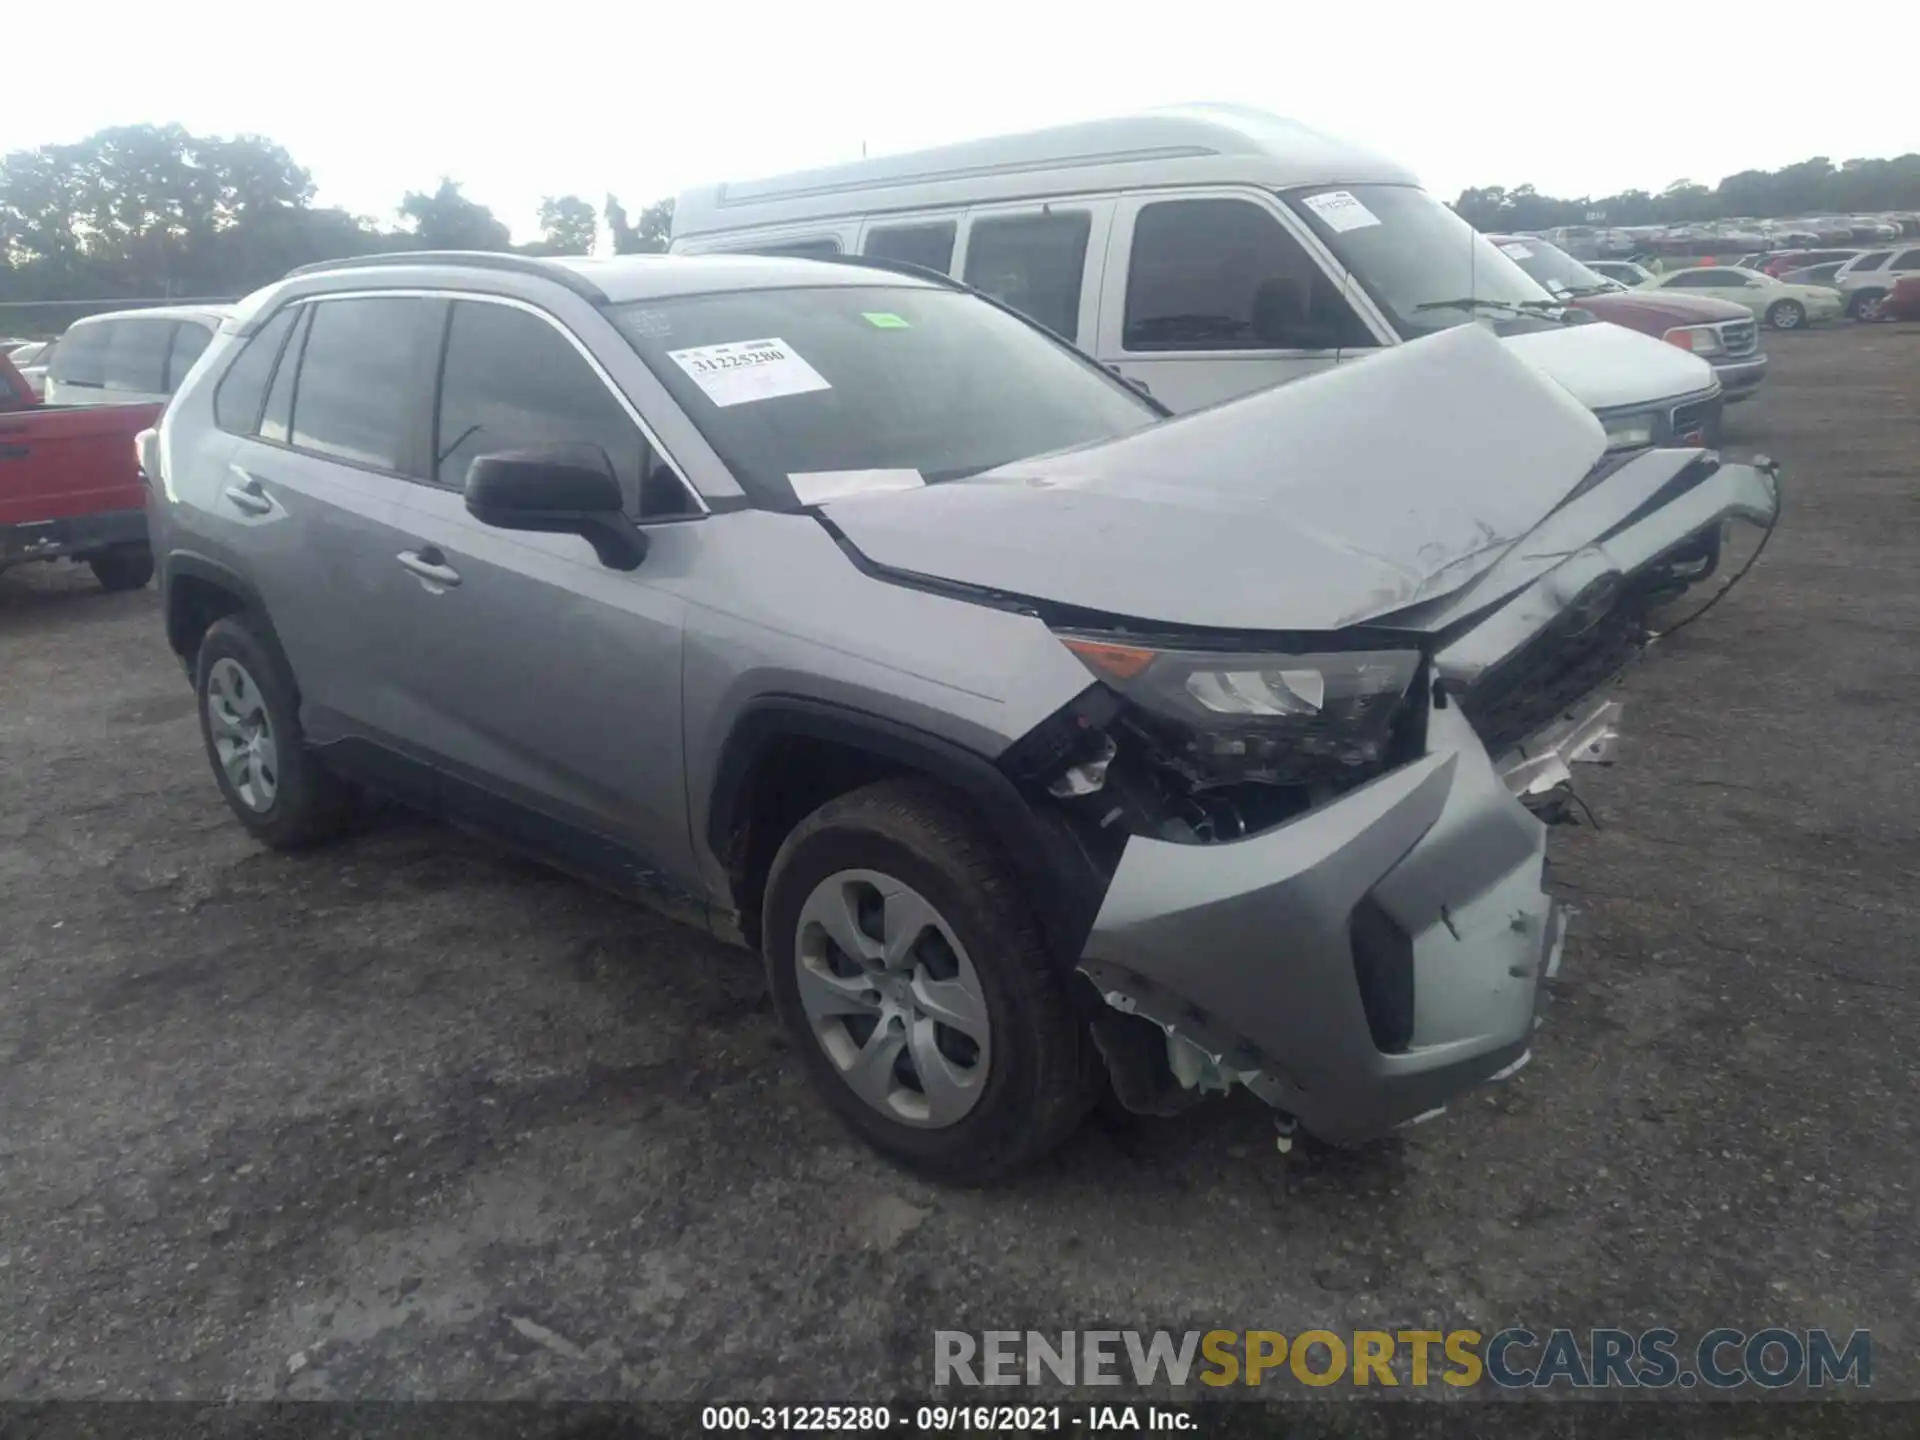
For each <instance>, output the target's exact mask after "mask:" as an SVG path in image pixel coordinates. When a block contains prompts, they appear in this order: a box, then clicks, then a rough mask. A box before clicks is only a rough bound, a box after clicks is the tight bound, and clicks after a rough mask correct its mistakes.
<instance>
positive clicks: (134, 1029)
mask: <svg viewBox="0 0 1920 1440" xmlns="http://www.w3.org/2000/svg"><path fill="white" fill-rule="evenodd" d="M1769 349H1770V350H1771V351H1772V352H1773V354H1774V357H1775V366H1776V369H1775V374H1774V378H1773V379H1772V380H1771V382H1770V384H1769V388H1768V390H1767V391H1766V393H1765V394H1764V395H1763V396H1762V397H1761V398H1760V399H1759V400H1758V401H1756V402H1754V403H1753V404H1752V405H1749V406H1745V407H1742V408H1740V409H1739V410H1736V411H1735V412H1733V415H1732V418H1731V421H1730V426H1729V448H1730V449H1733V450H1735V451H1747V450H1762V451H1766V452H1769V453H1771V454H1773V455H1775V456H1776V457H1777V458H1779V459H1780V460H1781V461H1782V462H1783V463H1784V465H1785V466H1786V481H1787V487H1788V502H1787V511H1786V518H1785V521H1784V523H1783V525H1782V527H1781V529H1780V532H1779V534H1778V535H1777V536H1776V538H1775V540H1774V543H1773V545H1772V546H1771V548H1770V549H1769V550H1768V552H1767V554H1766V555H1765V557H1764V558H1763V560H1762V562H1761V564H1760V566H1759V567H1758V568H1757V569H1756V571H1755V572H1754V573H1753V575H1752V576H1751V577H1750V579H1749V580H1748V581H1747V583H1746V584H1745V585H1744V586H1742V587H1741V588H1740V589H1739V590H1738V591H1736V592H1735V593H1734V594H1733V595H1732V596H1730V597H1729V598H1728V599H1727V601H1726V602H1725V603H1724V604H1722V605H1720V606H1719V607H1717V608H1716V609H1715V611H1714V612H1713V613H1712V614H1711V615H1709V616H1707V617H1706V618H1704V619H1703V620H1701V621H1700V622H1699V623H1698V624H1696V625H1693V626H1691V627H1690V628H1688V629H1686V630H1685V631H1684V633H1682V634H1680V635H1677V636H1675V637H1674V638H1673V639H1672V640H1671V641H1670V642H1668V643H1665V644H1663V645H1661V646H1659V647H1657V648H1656V650H1655V652H1654V653H1653V655H1652V656H1651V657H1650V658H1649V660H1648V661H1647V662H1646V663H1645V664H1644V665H1642V666H1641V667H1640V668H1639V669H1638V670H1637V671H1636V672H1635V674H1634V675H1633V677H1632V679H1631V681H1630V684H1629V694H1630V696H1631V699H1632V702H1633V703H1632V706H1631V708H1630V711H1629V717H1630V719H1631V720H1633V721H1634V722H1635V725H1634V728H1635V730H1636V732H1637V734H1638V736H1639V737H1640V741H1641V743H1640V745H1639V747H1638V750H1637V751H1636V752H1635V753H1633V754H1631V755H1630V757H1629V762H1628V763H1627V764H1625V765H1623V766H1621V767H1617V768H1615V769H1613V770H1611V771H1608V772H1601V773H1596V774H1594V775H1593V776H1591V777H1590V778H1588V780H1587V781H1586V784H1585V794H1586V797H1587V799H1588V800H1589V802H1590V803H1591V805H1592V806H1593V809H1594V810H1595V812H1596V813H1597V815H1598V817H1599V820H1600V823H1601V825H1602V826H1603V827H1604V828H1602V829H1601V830H1599V831H1598V832H1595V831H1592V830H1578V831H1570V830H1563V831H1560V832H1558V834H1557V836H1556V840H1555V857H1556V867H1555V873H1556V875H1557V877H1558V879H1559V880H1560V882H1561V883H1562V884H1563V885H1564V887H1565V889H1566V891H1567V893H1568V894H1569V896H1570V897H1572V898H1574V899H1575V900H1576V901H1577V902H1578V903H1580V904H1581V905H1582V906H1583V907H1584V913H1583V915H1582V917H1581V919H1580V920H1579V921H1577V922H1576V929H1575V935H1574V938H1573V939H1572V941H1571V942H1570V944H1569V949H1568V954H1567V959H1566V965H1565V970H1564V976H1565V986H1564V989H1563V993H1562V996H1561V999H1560V1000H1559V1002H1558V1003H1556V1005H1555V1006H1554V1007H1553V1010H1552V1012H1551V1014H1550V1017H1549V1024H1548V1027H1547V1028H1546V1029H1545V1030H1544V1031H1543V1032H1542V1035H1541V1042H1540V1044H1539V1046H1538V1048H1537V1051H1536V1055H1535V1061H1534V1063H1533V1065H1532V1066H1531V1067H1530V1068H1529V1069H1528V1070H1526V1071H1525V1072H1523V1073H1522V1074H1521V1075H1520V1076H1519V1077H1518V1078H1517V1079H1516V1080H1515V1081H1513V1082H1512V1083H1510V1084H1508V1085H1506V1086H1504V1087H1501V1088H1499V1089H1497V1090H1495V1091H1492V1092H1488V1093H1485V1094H1482V1095H1479V1096H1476V1097H1474V1098H1472V1099H1470V1100H1469V1101H1468V1102H1466V1103H1464V1104H1462V1105H1459V1106H1456V1107H1455V1109H1454V1111H1453V1113H1451V1114H1450V1115H1448V1116H1447V1117H1445V1118H1444V1119H1442V1120H1440V1121H1437V1122H1435V1123H1432V1124H1429V1125H1426V1126H1422V1127H1420V1128H1418V1129H1417V1130H1415V1131H1413V1132H1411V1133H1410V1134H1408V1135H1407V1136H1406V1138H1404V1139H1399V1140H1395V1141H1391V1142H1387V1143H1382V1144H1379V1145H1376V1146H1374V1147H1371V1148H1369V1149H1366V1150H1364V1151H1361V1152H1357V1153H1349V1154H1342V1155H1326V1154H1316V1153H1301V1152H1296V1153H1295V1154H1293V1155H1291V1156H1286V1157H1282V1156H1280V1155H1278V1154H1276V1153H1275V1150H1274V1146H1273V1138H1272V1130H1271V1126H1270V1124H1269V1122H1268V1121H1267V1119H1266V1118H1265V1116H1264V1114H1263V1112H1262V1111H1261V1110H1260V1109H1259V1108H1258V1107H1257V1106H1254V1105H1252V1104H1247V1105H1223V1106H1221V1107H1219V1108H1217V1109H1213V1110H1209V1111H1207V1112H1204V1114H1203V1116H1202V1118H1200V1119H1198V1120H1191V1121H1184V1122H1181V1123H1160V1122H1152V1123H1141V1124H1139V1125H1137V1126H1133V1127H1111V1126H1107V1127H1102V1126H1096V1127H1092V1128H1090V1129H1089V1130H1088V1131H1087V1132H1086V1133H1085V1134H1083V1135H1082V1136H1081V1137H1080V1138H1079V1139H1078V1140H1077V1141H1076V1142H1074V1143H1073V1144H1072V1145H1071V1146H1070V1147H1069V1148H1068V1149H1067V1150H1066V1151H1065V1152H1064V1153H1063V1154H1061V1155H1060V1156H1059V1157H1058V1158H1057V1159H1056V1160H1055V1161H1053V1162H1051V1163H1049V1164H1048V1165H1046V1166H1045V1167H1044V1168H1042V1169H1041V1170H1040V1171H1038V1172H1037V1173H1035V1174H1032V1175H1030V1176H1028V1177H1026V1178H1024V1179H1023V1180H1021V1181H1019V1182H1018V1183H1016V1184H1014V1185H1012V1186H1011V1187H1008V1188H1004V1189H1001V1190H997V1191H991V1192H985V1193H965V1192H951V1191H944V1190H941V1189H937V1188H934V1187H931V1186H928V1185H925V1184H922V1183H920V1182H918V1181H915V1180H912V1179H909V1178H906V1177H904V1176H902V1175H901V1174H899V1173H897V1172H895V1171H893V1170H891V1169H889V1168H888V1167H887V1166H886V1165H884V1164H882V1163H881V1162H879V1161H877V1160H876V1159H874V1158H873V1157H872V1156H871V1155H869V1154H868V1153H867V1152H866V1151H865V1150H864V1149H862V1148H861V1147H860V1146H858V1145H856V1144H855V1143H854V1142H853V1141H852V1140H851V1139H850V1138H849V1137H848V1136H847V1135H846V1134H844V1133H843V1132H842V1131H841V1130H840V1129H839V1127H838V1126H837V1125H836V1124H835V1123H834V1122H833V1121H832V1120H831V1119H830V1118H829V1117H828V1115H827V1113H826V1111H825V1110H824V1109H823V1107H822V1106H820V1105H819V1104H817V1103H816V1102H815V1101H814V1099H813V1098H812V1096H811V1095H810V1094H809V1092H808V1091H807V1089H806V1087H805V1085H804V1083H803V1081H802V1078H801V1074H800V1068H799V1066H798V1065H797V1064H796V1063H795V1061H794V1058H793V1057H792V1056H791V1055H790V1054H788V1053H787V1051H786V1047H785V1044H784V1042H783V1039H782V1037H781V1035H780V1033H779V1032H778V1030H777V1028H776V1026H775V1023H774V1020H773V1018H772V1015H771V1013H770V1011H769V1009H768V1006H767V1002H766V999H765V996H764V994H763V986H762V982H761V977H760V973H759V971H758V969H757V967H756V965H755V963H754V962H753V961H752V960H751V959H750V958H748V957H747V956H745V955H744V954H741V953H738V952H733V951H729V950H727V949H724V948H722V947H721V946H719V945H716V944H713V943H710V942H707V941H705V940H703V939H701V938H699V937H698V936H695V935H693V934H690V933H688V932H685V931H681V930H678V929H675V928H674V927H672V926H671V925H669V924H668V923H666V922H664V921H659V920H655V919H653V918H651V917H650V916H649V915H647V914H646V913H643V912H639V911H636V910H633V909H630V908H628V907H626V906H624V905H622V904H621V903H619V902H617V901H614V900H612V899H609V898H606V897H603V896H602V895H600V894H597V893H595V892H593V891H590V890H586V889H583V888H581V887H579V886H578V885H576V884H574V883H573V882H571V881H569V880H565V879H561V878H557V877H554V876H551V875H548V874H546V873H544V872H541V871H538V870H535V869H532V868H529V867H525V866H522V865H519V864H516V863H513V862H507V861H503V860H500V859H497V858H494V857H493V856H492V855H490V854H488V853H486V852H483V851H482V850H479V849H477V848H475V847H474V846H473V845H471V844H470V843H468V842H466V841H464V840H461V839H459V838H457V837H454V836H452V835H450V834H449V833H447V832H444V831H442V830H440V829H438V828H436V827H434V826H431V825H428V824H425V823H421V822H417V821H411V820H406V819H399V820H394V821H392V822H389V823H385V824H383V825H381V826H380V827H378V828H377V829H375V830H374V831H373V832H372V833H370V834H367V835H365V836H363V837H360V838H357V839H355V840H353V841H351V842H349V843H346V844H344V845H342V846H340V847H337V848H334V849H331V850H328V851H324V852H321V853H317V854H313V855H308V856H303V857H300V858H294V859H288V858H283V857H279V856H276V855H272V854H269V853H267V852H265V851H262V850H260V849H259V848H257V847H256V846H254V845H253V844H252V843H250V842H249V841H248V840H247V839H246V838H245V837H244V836H243V834H242V832H241V830H240V829H239V827H238V826H237V825H236V824H234V823H233V822H232V821H231V820H230V819H229V817H228V815H227V813H226V811H225V809H224V808H223V807H222V805H221V802H220V799H219V796H218V794H217V792H216V790H215V788H214V785H213V781H212V779H211V777H210V776H209V774H208V771H207V765H206V761H205V760H204V758H203V756H202V754H201V750H200V742H199V737H198V734H197V731H196V729H195V723H194V718H193V702H192V697H191V695H190V694H189V691H188V689H187V686H186V684H185V683H184V681H183V679H182V677H181V675H180V673H179V670H178V669H177V667H176V666H175V664H174V662H173V660H172V658H171V656H169V655H168V654H167V653H166V651H165V647H164V644H163V643H162V640H161V637H160V631H159V620H158V615H157V600H156V596H155V595H154V593H153V592H152V591H147V592H144V593H140V594H134V595H124V596H108V595H104V594H101V593H99V592H98V591H97V590H96V589H95V587H94V586H93V584H92V581H91V579H90V577H88V576H87V575H86V573H85V572H84V571H76V572H73V573H62V572H61V571H57V570H53V569H51V568H47V569H43V570H41V571H39V572H35V571H16V572H12V573H10V574H8V575H6V576H4V577H0V1175H4V1184H3V1185H0V1297H3V1298H0V1394H8V1395H30V1396H55V1395H69V1396H75V1395H78V1396H95V1395H107V1396H154V1397H165V1396H201V1397H214V1396H237V1397H267V1396H273V1395H282V1394H290V1395H295V1396H338V1395H355V1396H401V1395H409V1396H421V1395H437V1396H442V1397H450V1396H472V1397H504V1396H534V1395H542V1396H562V1395H565V1396H581V1397H599V1396H648V1397H663V1398H664V1397H688V1398H693V1397H705V1398H710V1399H722V1400H733V1399H741V1398H749V1397H762V1396H781V1397H784V1398H804V1397H807V1396H815V1397H820V1398H848V1397H858V1398H869V1397H873V1396H875V1395H876V1394H881V1393H886V1392H889V1391H900V1392H910V1391H916V1390H920V1389H922V1388H923V1387H924V1386H925V1385H926V1383H927V1382H928V1380H929V1378H930V1361H931V1353H932V1342H931V1331H932V1330H933V1329H934V1328H935V1327H936V1326H939V1327H955V1328H966V1329H985V1328H994V1327H1012V1328H1025V1327H1027V1326H1034V1327H1037V1328H1046V1329H1055V1330H1057V1329H1060V1328H1064V1327H1069V1326H1097V1325H1098V1324H1100V1323H1101V1322H1105V1323H1107V1324H1110V1325H1113V1326H1120V1327H1135V1326H1139V1327H1148V1328H1152V1327H1159V1326H1166V1327H1171V1328H1174V1329H1185V1328H1189V1327H1198V1328H1210V1327H1213V1326H1216V1325H1219V1326H1225V1327H1228V1328H1235V1329H1240V1328H1271V1329H1276V1330H1281V1331H1285V1332H1290V1333H1291V1332H1297V1331H1299V1330H1301V1329H1305V1328H1309V1327H1315V1326H1325V1327H1329V1328H1333V1329H1336V1330H1338V1329H1343V1328H1346V1327H1348V1326H1378V1327H1381V1328H1393V1327H1396V1326H1408V1325H1413V1324H1419V1323H1422V1322H1424V1323H1425V1324H1427V1325H1428V1326H1430V1327H1431V1328H1444V1327H1445V1326H1447V1325H1453V1324H1471V1325H1475V1326H1477V1327H1478V1328H1481V1329H1483V1330H1491V1329H1494V1328H1498V1327H1500V1326H1502V1325H1505V1324H1510V1323H1526V1324H1530V1325H1532V1326H1535V1327H1537V1328H1542V1329H1545V1328H1550V1327H1552V1326H1557V1325H1567V1326H1574V1327H1579V1328H1582V1329H1584V1328H1585V1327H1588V1326H1607V1325H1620V1326H1626V1327H1629V1328H1634V1329H1638V1328H1641V1327H1642V1326H1645V1325H1655V1324H1667V1323H1670V1324H1673V1325H1674V1326H1676V1327H1677V1328H1680V1329H1683V1330H1694V1331H1697V1330H1699V1329H1704V1328H1706V1327H1708V1326H1711V1325H1716V1324H1726V1325H1734V1326H1742V1327H1745V1328H1749V1329H1751V1328H1758V1327H1759V1326H1760V1325H1763V1324H1784V1325H1788V1326H1793V1327H1806V1326H1819V1325H1825V1326H1830V1327H1837V1328H1839V1329H1840V1330H1841V1331H1842V1332H1844V1331H1846V1330H1849V1329H1851V1328H1854V1327H1870V1328H1871V1329H1872V1330H1873V1332H1874V1336H1875V1342H1876V1343H1875V1357H1876V1358H1875V1374H1874V1380H1875V1387H1874V1388H1875V1390H1876V1391H1877V1392H1880V1393H1883V1394H1885V1393H1899V1394H1907V1395H1911V1394H1915V1393H1920V1371H1917V1370H1916V1367H1915V1366H1914V1365H1913V1363H1912V1361H1911V1359H1910V1358H1909V1357H1910V1353H1911V1350H1912V1347H1913V1345H1914V1343H1915V1342H1916V1341H1920V1334H1917V1333H1916V1326H1915V1316H1916V1312H1917V1308H1920V1307H1917V1305H1916V1302H1917V1301H1920V1291H1916V1288H1915V1281H1914V1278H1913V1277H1914V1276H1915V1274H1916V1273H1920V1243H1916V1239H1915V1230H1914V1199H1915V1188H1916V1186H1920V1136H1916V1134H1915V1129H1914V1125H1915V1108H1914V1105H1913V1097H1914V1095H1915V1094H1916V1090H1917V1088H1920V1087H1917V1085H1916V1082H1917V1081H1920V1075H1917V1074H1916V1071H1917V1070H1920V1044H1916V1042H1915V1038H1914V1035H1915V1023H1916V1020H1920V1012H1917V1011H1916V1007H1915V987H1916V984H1920V981H1917V980H1916V973H1915V964H1914V962H1915V958H1916V951H1920V938H1917V937H1920V887H1917V886H1916V883H1915V882H1916V880H1920V833H1917V826H1920V822H1917V821H1916V818H1915V817H1916V815H1917V814H1920V765H1917V763H1916V750H1915V746H1914V743H1913V737H1914V735H1915V731H1914V728H1913V720H1912V717H1913V715H1914V714H1915V712H1916V710H1917V709H1920V563H1916V557H1920V327H1913V326H1900V327H1880V328H1877V329H1872V330H1867V329H1862V328H1860V327H1848V328H1844V329H1841V330H1838V331H1835V332H1832V333H1821V334H1810V335H1790V336H1781V337H1776V338H1771V339H1770V343H1769Z"/></svg>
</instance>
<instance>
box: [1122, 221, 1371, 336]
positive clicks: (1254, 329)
mask: <svg viewBox="0 0 1920 1440" xmlns="http://www.w3.org/2000/svg"><path fill="white" fill-rule="evenodd" d="M1373 343H1374V340H1373V336H1372V335H1371V334H1370V333H1369V332H1368V330H1367V328H1366V327H1365V326H1364V325H1362V324H1361V323H1360V319H1359V317H1358V316H1357V315H1356V314H1354V312H1353V309H1352V307H1351V306H1349V305H1348V304H1347V302H1346V301H1345V300H1344V299H1342V298H1341V296H1340V294H1339V293H1338V291H1337V290H1336V289H1335V287H1334V285H1333V282H1332V281H1331V280H1330V279H1329V278H1328V277H1327V274H1326V272H1325V271H1323V270H1322V269H1321V268H1320V267H1319V266H1318V265H1317V264H1315V263H1314V260H1313V258H1312V257H1311V256H1310V255H1308V254H1307V252H1306V249H1305V248H1304V247H1303V246H1302V245H1301V244H1300V242H1299V241H1298V240H1296V239H1294V238H1293V236H1292V235H1290V234H1288V233H1287V231H1286V229H1285V228H1284V227H1283V226H1282V225H1281V224H1280V222H1279V221H1278V220H1277V219H1275V218H1274V216H1273V215H1271V214H1269V213H1268V212H1267V211H1265V210H1263V209H1261V208H1260V207H1259V206H1258V205H1255V204H1253V203H1251V202H1249V201H1246V200H1228V199H1216V200H1166V201H1160V202H1156V203H1155V204H1151V205H1146V206H1143V207H1141V210H1140V213H1139V215H1138V216H1137V217H1136V218H1135V220H1134V224H1133V258H1132V262H1131V264H1130V265H1129V267H1128V271H1127V311H1126V322H1125V328H1124V330H1123V331H1122V336H1121V344H1122V345H1123V346H1124V347H1125V348H1126V349H1128V350H1134V351H1142V350H1148V351H1151V350H1323V349H1331V348H1334V347H1336V346H1366V345H1372V344H1373Z"/></svg>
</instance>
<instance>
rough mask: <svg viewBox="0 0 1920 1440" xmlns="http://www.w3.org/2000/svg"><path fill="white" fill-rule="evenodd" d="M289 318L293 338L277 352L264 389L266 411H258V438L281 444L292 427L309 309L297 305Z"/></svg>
mask: <svg viewBox="0 0 1920 1440" xmlns="http://www.w3.org/2000/svg"><path fill="white" fill-rule="evenodd" d="M290 313H291V314H292V315H293V335H292V336H291V338H289V339H288V341H287V343H286V345H285V346H284V347H283V348H282V350H281V352H280V363H279V364H278V365H277V366H275V367H274V371H273V384H272V385H271V386H270V387H269V388H268V390H267V408H266V409H264V410H262V411H261V412H260V438H261V439H262V440H272V441H274V442H275V443H276V444H280V445H285V444H286V443H287V440H288V438H289V431H291V430H292V428H293V382H294V380H295V378H296V377H297V376H298V375H299V374H300V355H301V352H302V351H304V350H305V349H306V348H307V331H308V330H309V329H311V328H312V321H313V306H311V305H297V306H295V307H293V309H292V311H291V312H290Z"/></svg>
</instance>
